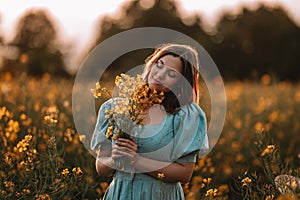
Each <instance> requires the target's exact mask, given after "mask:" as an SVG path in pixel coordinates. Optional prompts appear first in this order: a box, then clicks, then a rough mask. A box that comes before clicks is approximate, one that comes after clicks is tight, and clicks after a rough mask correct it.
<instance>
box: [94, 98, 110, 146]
mask: <svg viewBox="0 0 300 200" xmlns="http://www.w3.org/2000/svg"><path fill="white" fill-rule="evenodd" d="M111 106H112V99H110V100H108V101H106V102H104V103H103V104H102V105H101V107H100V109H99V112H98V118H97V122H96V126H95V130H94V133H93V137H92V142H91V149H92V150H97V149H99V147H100V144H101V143H104V142H109V140H108V139H107V138H106V131H107V128H108V123H109V122H108V119H107V118H105V115H106V113H105V111H106V110H109V109H110V108H111Z"/></svg>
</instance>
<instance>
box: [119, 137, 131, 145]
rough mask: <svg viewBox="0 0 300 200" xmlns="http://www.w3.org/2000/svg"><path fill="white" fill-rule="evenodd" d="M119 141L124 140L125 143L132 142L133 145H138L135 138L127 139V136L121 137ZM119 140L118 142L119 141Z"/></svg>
mask: <svg viewBox="0 0 300 200" xmlns="http://www.w3.org/2000/svg"><path fill="white" fill-rule="evenodd" d="M118 141H119V142H122V143H123V142H124V143H128V144H131V145H136V142H135V140H134V139H125V138H119V139H118ZM118 141H117V143H118Z"/></svg>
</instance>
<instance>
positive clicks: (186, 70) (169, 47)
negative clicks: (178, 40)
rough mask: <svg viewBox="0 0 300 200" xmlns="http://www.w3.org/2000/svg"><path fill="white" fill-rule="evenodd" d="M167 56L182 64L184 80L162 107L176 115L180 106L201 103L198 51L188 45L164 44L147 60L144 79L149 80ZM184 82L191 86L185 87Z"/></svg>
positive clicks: (167, 94) (170, 92)
mask: <svg viewBox="0 0 300 200" xmlns="http://www.w3.org/2000/svg"><path fill="white" fill-rule="evenodd" d="M166 55H172V56H174V57H179V58H180V60H181V63H182V76H183V77H182V78H184V79H185V80H181V81H179V84H177V85H178V88H177V89H176V90H174V91H173V90H172V91H169V92H167V93H166V94H165V98H164V101H163V102H162V105H163V106H164V108H165V110H166V111H167V112H168V113H170V114H175V113H177V112H178V111H179V110H180V106H182V105H185V104H190V103H192V102H195V103H198V102H199V60H198V53H197V51H196V50H195V49H194V48H192V47H191V46H188V45H181V44H163V45H161V46H159V47H158V48H156V49H155V51H154V52H153V53H152V54H151V55H150V56H149V57H147V58H146V60H145V68H144V72H143V77H144V78H145V80H146V81H147V80H148V75H149V72H150V70H151V68H152V67H153V65H154V64H156V63H157V61H158V60H159V59H160V58H162V57H163V56H166ZM184 82H188V84H189V86H188V87H184Z"/></svg>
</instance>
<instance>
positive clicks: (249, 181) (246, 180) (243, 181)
mask: <svg viewBox="0 0 300 200" xmlns="http://www.w3.org/2000/svg"><path fill="white" fill-rule="evenodd" d="M251 182H252V180H251V179H250V178H249V177H246V178H244V179H243V180H242V184H243V185H242V186H243V187H245V186H248V184H250V183H251Z"/></svg>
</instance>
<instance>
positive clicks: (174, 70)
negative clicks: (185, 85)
mask: <svg viewBox="0 0 300 200" xmlns="http://www.w3.org/2000/svg"><path fill="white" fill-rule="evenodd" d="M159 61H160V62H161V63H162V64H163V65H164V66H166V67H167V68H168V69H169V70H170V71H173V72H176V73H178V74H181V73H180V72H179V71H177V70H176V69H174V68H171V67H169V66H168V65H165V63H164V61H163V60H162V59H161V58H160V59H158V60H157V62H159Z"/></svg>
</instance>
